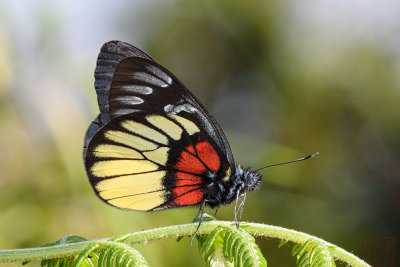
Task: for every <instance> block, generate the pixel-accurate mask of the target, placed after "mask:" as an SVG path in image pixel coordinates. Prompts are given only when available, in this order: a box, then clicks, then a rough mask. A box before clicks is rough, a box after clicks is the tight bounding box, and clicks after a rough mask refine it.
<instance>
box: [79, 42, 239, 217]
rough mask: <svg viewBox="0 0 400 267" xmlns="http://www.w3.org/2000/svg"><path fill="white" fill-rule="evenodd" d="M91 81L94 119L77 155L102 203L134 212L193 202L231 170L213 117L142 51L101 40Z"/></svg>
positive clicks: (229, 156) (230, 160)
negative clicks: (95, 99)
mask: <svg viewBox="0 0 400 267" xmlns="http://www.w3.org/2000/svg"><path fill="white" fill-rule="evenodd" d="M95 78H96V81H95V87H96V92H97V95H98V102H99V107H100V114H99V116H98V117H97V118H96V119H95V120H94V121H93V122H92V124H91V125H90V127H89V129H88V131H87V133H86V137H85V143H84V154H83V156H84V161H85V168H86V171H87V174H88V176H89V180H90V182H91V184H92V187H93V189H94V191H95V192H96V194H97V195H98V196H99V197H100V198H101V199H102V200H104V201H105V202H107V203H108V204H111V205H113V206H116V207H119V208H122V209H135V210H157V209H163V208H170V207H179V206H189V205H196V204H199V203H200V202H201V201H203V200H204V199H205V198H206V197H207V194H209V193H210V192H207V185H209V184H211V183H215V182H218V180H223V179H228V178H229V177H230V175H231V173H232V172H234V171H235V165H234V161H233V156H232V153H231V150H230V147H229V144H228V142H227V140H226V137H225V135H224V134H223V132H222V129H221V128H220V126H219V125H218V123H217V122H216V120H215V119H214V118H213V117H212V116H211V115H210V113H209V112H208V111H207V110H206V109H205V108H204V107H203V106H202V104H201V103H200V102H199V101H198V100H197V99H196V98H195V96H193V94H192V93H191V92H190V91H188V90H187V89H186V87H185V86H184V85H183V84H182V83H181V82H180V81H179V80H178V79H177V78H176V77H175V76H174V75H173V74H171V73H170V72H169V71H168V70H166V69H165V68H164V67H162V66H161V65H159V64H158V63H156V62H155V61H154V60H153V59H151V58H150V57H149V56H148V55H147V54H145V53H144V52H142V51H141V50H139V49H137V48H135V47H133V46H131V45H129V44H126V43H123V42H118V41H112V42H109V43H106V44H105V45H104V46H103V48H102V50H101V52H100V54H99V58H98V61H97V67H96V71H95ZM174 129H175V130H174ZM178 133H179V134H178Z"/></svg>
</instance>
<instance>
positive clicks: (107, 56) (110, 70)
mask: <svg viewBox="0 0 400 267" xmlns="http://www.w3.org/2000/svg"><path fill="white" fill-rule="evenodd" d="M127 57H141V58H146V59H149V60H153V59H152V58H151V57H150V56H149V55H147V54H146V53H145V52H143V51H142V50H140V49H139V48H136V47H134V46H132V45H130V44H128V43H124V42H121V41H110V42H107V43H105V44H104V45H103V46H102V47H101V49H100V53H99V56H98V57H97V63H96V69H95V72H94V76H95V83H94V87H95V89H96V94H97V102H98V104H99V108H100V114H99V115H98V116H97V117H96V118H95V119H94V120H93V122H92V123H91V125H90V126H89V128H88V130H87V132H86V136H85V140H84V149H86V146H87V144H88V143H89V141H90V139H91V138H92V137H93V135H94V134H95V133H96V132H97V131H98V130H99V129H100V128H101V127H102V126H104V125H105V124H106V123H108V122H109V121H110V119H111V118H110V112H109V97H110V91H111V84H112V81H113V74H114V72H115V70H116V69H117V66H118V64H119V63H120V61H121V60H123V59H124V58H127ZM84 154H85V152H84Z"/></svg>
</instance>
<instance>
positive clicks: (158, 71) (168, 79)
mask: <svg viewBox="0 0 400 267" xmlns="http://www.w3.org/2000/svg"><path fill="white" fill-rule="evenodd" d="M146 70H148V71H149V72H151V73H153V74H154V75H155V76H157V77H158V78H160V79H162V80H163V81H165V82H166V83H168V84H171V83H172V78H171V77H170V76H169V75H168V74H166V73H165V72H163V71H162V70H161V69H159V68H157V67H155V66H151V65H147V66H146Z"/></svg>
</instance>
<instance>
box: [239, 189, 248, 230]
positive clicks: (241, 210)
mask: <svg viewBox="0 0 400 267" xmlns="http://www.w3.org/2000/svg"><path fill="white" fill-rule="evenodd" d="M245 200H246V192H244V194H243V197H242V201H240V204H239V209H240V212H239V222H238V224H239V223H240V220H241V219H242V212H243V206H244V202H245Z"/></svg>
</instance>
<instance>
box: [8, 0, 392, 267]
mask: <svg viewBox="0 0 400 267" xmlns="http://www.w3.org/2000/svg"><path fill="white" fill-rule="evenodd" d="M399 17H400V4H399V2H398V1H395V0H393V1H389V0H387V1H386V0H385V1H378V2H377V1H373V0H363V1H361V0H358V1H345V0H338V1H328V0H311V1H294V0H284V1H278V0H247V1H240V0H223V1H222V0H221V1H212V0H201V1H198V0H197V1H195V0H186V1H185V0H168V1H128V0H125V1H95V0H89V1H67V0H62V1H50V0H39V1H22V0H4V1H1V2H0V177H1V179H0V248H3V249H6V248H23V247H32V246H39V245H42V244H45V243H48V242H52V241H55V240H58V239H60V238H61V237H62V236H64V235H67V234H74V235H81V236H84V237H85V238H88V239H93V238H100V237H107V236H114V235H118V234H122V233H126V232H131V231H138V230H141V229H150V228H154V227H161V226H166V225H171V224H180V223H187V222H190V221H191V220H192V219H193V217H194V216H195V214H196V212H197V209H196V208H182V209H175V210H168V211H161V212H153V213H141V212H126V211H121V210H117V209H114V208H112V207H110V206H107V205H106V204H104V203H102V202H101V201H100V200H98V199H97V198H96V197H95V195H94V194H93V193H92V190H91V188H90V185H89V183H88V181H87V177H86V175H85V172H84V169H83V165H82V155H81V154H82V142H83V136H84V134H85V131H86V128H87V126H88V125H89V123H90V122H91V120H92V119H93V118H94V117H95V116H96V114H97V113H98V107H97V103H96V95H95V91H94V87H93V83H94V78H93V72H94V68H95V62H96V58H97V54H98V52H99V49H100V47H101V46H102V44H103V43H104V42H106V41H109V40H114V39H117V40H122V41H126V42H129V43H131V44H133V45H135V46H138V47H140V48H141V49H143V50H144V51H147V52H148V53H149V54H150V55H151V56H152V57H153V58H155V59H156V60H157V61H158V62H160V63H161V64H162V65H164V66H165V67H167V68H168V69H169V70H171V71H172V72H173V73H175V74H176V75H177V76H178V77H179V78H180V79H181V80H182V81H183V83H185V84H186V85H187V86H188V87H189V88H190V89H191V90H192V91H193V92H194V93H195V94H196V95H197V96H198V97H199V99H201V100H202V102H203V103H204V104H205V105H206V106H207V107H208V108H209V110H210V111H211V112H212V113H213V114H214V115H215V117H216V118H217V120H218V121H219V122H220V124H221V125H222V127H223V128H224V130H225V133H226V135H227V137H228V139H229V141H230V143H231V146H232V150H233V153H234V155H235V159H236V161H237V162H238V163H240V164H241V165H243V166H252V167H254V168H260V167H263V166H265V165H268V164H273V163H279V162H283V161H288V160H292V159H295V158H298V157H302V156H305V155H308V154H311V153H314V152H316V151H319V152H320V156H319V157H317V158H315V159H312V160H308V161H305V162H302V163H296V164H292V165H287V166H284V167H278V168H272V169H268V170H265V171H264V172H263V174H264V182H265V183H264V185H263V187H262V188H261V189H260V190H259V191H256V192H254V193H251V194H249V195H248V198H247V201H246V204H245V209H244V214H243V219H244V220H246V221H254V222H259V223H267V224H273V225H280V226H283V227H287V228H293V229H296V230H299V231H304V232H307V233H310V234H313V235H316V236H318V237H321V238H323V239H325V240H327V241H330V242H332V243H334V244H337V245H339V246H341V247H343V248H344V249H346V250H348V251H352V252H354V253H355V254H356V255H358V256H360V257H362V258H367V259H368V257H369V256H370V255H367V254H366V253H365V240H366V239H367V238H370V237H392V238H395V239H396V242H397V246H400V228H399V222H400V213H399V212H400V194H399V193H400V175H399V173H400V86H399V85H400V80H399V77H400V76H399V74H400V68H399V67H400V64H399V63H400V53H399V47H400V46H399V45H400V37H399V36H400V20H399ZM208 212H210V213H211V212H212V211H210V210H208ZM217 217H218V218H219V219H223V220H231V219H232V218H233V206H232V205H230V206H228V207H223V208H221V209H220V210H219V212H218V214H217ZM258 243H259V244H260V246H261V248H262V251H263V253H264V255H265V257H266V259H267V260H268V263H269V266H295V259H294V258H293V257H291V256H290V250H289V247H288V246H286V247H284V248H281V249H278V248H277V244H278V242H277V241H276V240H261V239H259V240H258ZM137 249H139V250H140V251H141V252H142V253H143V254H144V256H145V257H146V258H147V260H148V261H149V262H150V264H151V265H152V266H188V265H189V264H190V265H191V266H203V265H204V263H203V261H202V259H201V258H200V256H199V254H198V252H197V248H196V245H195V246H190V245H189V241H188V240H187V239H184V240H182V241H180V242H176V241H174V240H169V241H164V242H160V243H157V244H150V245H146V246H138V247H137ZM397 251H399V249H397ZM397 258H398V260H400V257H399V256H398V257H397ZM4 265H5V264H4Z"/></svg>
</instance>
